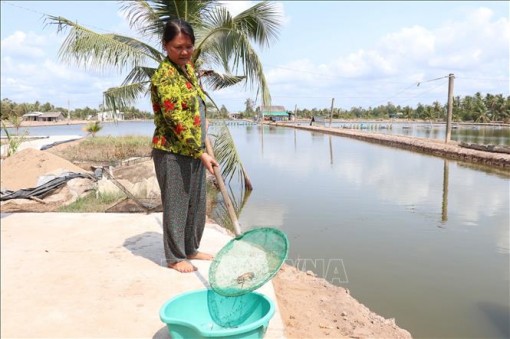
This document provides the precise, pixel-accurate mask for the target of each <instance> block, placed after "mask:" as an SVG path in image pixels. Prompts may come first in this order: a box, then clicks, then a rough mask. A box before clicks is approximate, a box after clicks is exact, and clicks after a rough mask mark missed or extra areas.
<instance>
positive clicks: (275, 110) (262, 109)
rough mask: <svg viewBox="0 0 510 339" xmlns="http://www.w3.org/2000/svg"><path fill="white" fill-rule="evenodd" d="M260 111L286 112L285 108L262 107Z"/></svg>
mask: <svg viewBox="0 0 510 339" xmlns="http://www.w3.org/2000/svg"><path fill="white" fill-rule="evenodd" d="M260 110H261V111H262V112H264V113H266V112H285V107H284V106H260Z"/></svg>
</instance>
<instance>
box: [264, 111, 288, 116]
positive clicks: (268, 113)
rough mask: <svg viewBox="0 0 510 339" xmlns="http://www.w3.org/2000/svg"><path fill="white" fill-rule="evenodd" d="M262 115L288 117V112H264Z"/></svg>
mask: <svg viewBox="0 0 510 339" xmlns="http://www.w3.org/2000/svg"><path fill="white" fill-rule="evenodd" d="M264 115H265V116H266V117H267V116H273V117H288V116H289V113H287V112H264Z"/></svg>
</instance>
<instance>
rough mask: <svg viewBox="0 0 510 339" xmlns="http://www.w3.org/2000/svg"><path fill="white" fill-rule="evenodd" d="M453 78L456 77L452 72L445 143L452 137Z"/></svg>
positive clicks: (449, 80)
mask: <svg viewBox="0 0 510 339" xmlns="http://www.w3.org/2000/svg"><path fill="white" fill-rule="evenodd" d="M453 79H455V75H453V73H450V74H449V75H448V112H447V113H446V136H445V140H444V142H445V144H447V143H448V142H449V141H450V139H451V137H452V115H453Z"/></svg>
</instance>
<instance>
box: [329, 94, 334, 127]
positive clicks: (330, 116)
mask: <svg viewBox="0 0 510 339" xmlns="http://www.w3.org/2000/svg"><path fill="white" fill-rule="evenodd" d="M334 103H335V98H331V111H329V128H331V120H332V119H333V105H334Z"/></svg>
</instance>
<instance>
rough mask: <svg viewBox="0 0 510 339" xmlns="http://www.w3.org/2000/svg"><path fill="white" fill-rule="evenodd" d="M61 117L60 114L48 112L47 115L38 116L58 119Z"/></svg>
mask: <svg viewBox="0 0 510 339" xmlns="http://www.w3.org/2000/svg"><path fill="white" fill-rule="evenodd" d="M61 115H62V112H48V113H42V114H41V115H39V116H40V117H41V118H58V117H59V116H61Z"/></svg>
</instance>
